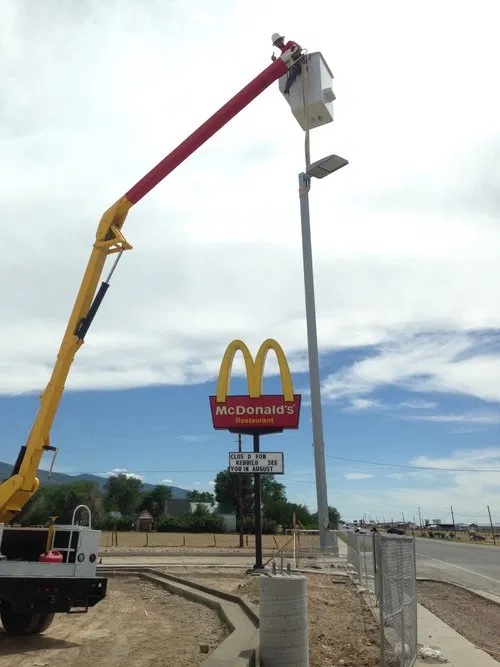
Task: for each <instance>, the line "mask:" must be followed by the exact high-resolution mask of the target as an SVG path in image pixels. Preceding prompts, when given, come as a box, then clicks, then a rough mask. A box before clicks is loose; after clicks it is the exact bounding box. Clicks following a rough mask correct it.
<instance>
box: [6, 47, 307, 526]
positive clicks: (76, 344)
mask: <svg viewBox="0 0 500 667" xmlns="http://www.w3.org/2000/svg"><path fill="white" fill-rule="evenodd" d="M290 44H292V46H291V48H289V49H288V50H286V51H284V52H283V53H282V54H281V55H280V56H279V57H278V58H277V59H276V60H275V61H274V62H273V63H272V64H271V65H269V67H267V68H266V69H265V70H264V71H263V72H261V73H260V74H259V75H258V76H257V77H255V79H253V81H251V82H250V83H249V84H248V85H247V86H245V88H243V89H242V90H240V92H239V93H237V94H236V95H235V96H234V97H233V98H232V99H231V100H229V102H227V103H226V104H225V105H224V106H223V107H221V108H220V109H219V110H218V111H217V112H216V113H215V114H214V115H213V116H211V117H210V118H209V119H208V120H207V121H206V122H205V123H203V125H201V126H200V127H199V128H198V129H197V130H195V132H193V134H191V135H190V136H189V137H188V138H187V139H186V140H185V141H183V142H182V143H181V144H180V145H179V146H177V148H175V149H174V150H173V151H172V152H171V153H170V154H169V155H167V157H165V158H164V159H163V160H162V161H161V162H159V163H158V164H157V165H156V166H155V167H154V168H153V169H152V170H151V171H150V172H148V173H147V174H146V175H145V176H144V177H143V178H141V180H140V181H138V182H137V183H136V184H135V185H134V186H133V187H132V188H130V190H128V192H126V193H125V195H124V196H123V197H121V198H120V199H119V200H118V201H117V202H116V203H115V204H113V206H111V208H109V209H108V210H107V211H106V213H104V215H103V216H102V218H101V221H100V223H99V226H98V229H97V234H96V240H95V243H94V245H93V247H92V252H91V254H90V259H89V261H88V264H87V268H86V270H85V274H84V276H83V280H82V283H81V286H80V289H79V291H78V295H77V297H76V301H75V304H74V306H73V310H72V312H71V316H70V319H69V322H68V326H67V328H66V331H65V334H64V337H63V339H62V343H61V346H60V348H59V352H58V355H57V359H56V362H55V365H54V369H53V371H52V375H51V377H50V380H49V383H48V385H47V387H46V389H45V391H44V392H43V394H42V395H41V397H40V406H39V409H38V413H37V415H36V417H35V421H34V423H33V426H32V428H31V432H30V434H29V437H28V440H27V442H26V445H24V446H23V447H22V448H21V451H20V452H19V456H18V458H17V461H16V463H15V465H14V468H13V471H12V475H11V477H10V478H9V479H7V480H5V481H4V482H3V483H2V484H0V522H4V523H8V522H9V521H10V520H12V518H13V517H14V516H15V515H16V514H17V513H18V512H20V511H21V509H22V508H23V507H24V505H25V504H26V503H27V502H28V500H29V499H30V498H31V496H32V495H33V494H34V493H35V492H36V490H37V489H38V486H39V481H38V479H37V477H36V474H37V471H38V468H39V466H40V461H41V458H42V455H43V453H44V451H47V450H49V449H51V446H50V431H51V428H52V425H53V422H54V419H55V416H56V413H57V409H58V407H59V403H60V400H61V396H62V394H63V391H64V386H65V383H66V380H67V377H68V374H69V371H70V368H71V365H72V363H73V360H74V358H75V355H76V353H77V351H78V350H79V349H80V347H81V346H82V345H83V342H84V338H85V335H86V333H87V331H88V328H89V327H90V324H91V323H92V320H93V318H94V316H95V314H96V312H97V309H98V308H99V306H100V304H101V302H102V299H103V298H104V295H105V293H106V291H107V289H108V287H109V278H110V277H111V274H112V272H113V270H114V268H115V265H116V264H115V265H114V266H113V268H112V269H111V272H110V275H109V277H108V278H107V279H106V280H104V281H103V282H102V283H101V285H100V286H99V288H98V284H99V280H100V279H101V274H102V272H103V270H104V265H105V262H106V258H107V257H108V255H110V254H116V253H118V255H117V259H119V258H120V256H121V253H122V252H123V251H125V250H129V249H131V247H132V246H131V245H130V244H129V243H128V242H127V241H126V239H125V238H124V237H123V235H122V233H121V229H122V227H123V224H124V222H125V219H126V217H127V214H128V212H129V210H130V208H131V207H132V206H133V205H134V204H136V203H137V202H138V201H140V200H141V199H142V198H143V197H144V196H145V195H146V194H147V193H148V192H150V191H151V190H152V189H153V188H154V187H155V186H156V185H158V183H160V181H162V180H163V179H164V178H165V177H166V176H167V175H168V174H170V173H171V172H172V171H173V170H174V169H175V168H176V167H178V166H179V165H180V164H181V163H182V162H184V160H185V159H186V158H188V157H189V156H190V155H191V154H192V153H194V151H195V150H196V149H197V148H199V147H200V146H201V145H202V144H204V143H205V142H206V141H207V140H208V139H210V137H212V136H213V135H214V134H215V133H216V132H218V130H220V129H221V128H222V127H223V126H224V125H225V124H226V123H227V122H228V121H229V120H231V119H232V118H234V116H236V114H238V113H239V112H240V111H241V110H242V109H244V108H245V107H246V106H247V105H248V104H249V103H250V102H251V101H252V100H254V99H255V98H256V97H257V96H258V95H260V93H262V92H263V91H264V90H265V89H266V88H268V87H269V86H270V85H271V84H272V83H274V82H275V81H277V80H278V79H279V78H280V77H281V76H282V75H283V74H286V73H287V71H288V70H289V69H290V68H291V67H292V66H293V65H294V63H296V62H297V61H298V60H299V59H300V58H301V57H302V51H301V48H300V47H299V46H298V45H297V44H296V43H295V42H292V43H290Z"/></svg>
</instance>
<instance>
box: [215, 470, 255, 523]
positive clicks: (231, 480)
mask: <svg viewBox="0 0 500 667" xmlns="http://www.w3.org/2000/svg"><path fill="white" fill-rule="evenodd" d="M238 477H241V479H242V487H243V490H242V495H243V515H244V516H250V515H251V514H253V478H252V475H235V474H233V473H230V472H229V470H227V469H226V470H221V471H220V472H218V473H217V475H216V477H215V487H214V491H215V500H216V501H217V502H218V503H221V505H231V506H232V507H235V508H236V507H238V498H239V486H238V484H239V482H238Z"/></svg>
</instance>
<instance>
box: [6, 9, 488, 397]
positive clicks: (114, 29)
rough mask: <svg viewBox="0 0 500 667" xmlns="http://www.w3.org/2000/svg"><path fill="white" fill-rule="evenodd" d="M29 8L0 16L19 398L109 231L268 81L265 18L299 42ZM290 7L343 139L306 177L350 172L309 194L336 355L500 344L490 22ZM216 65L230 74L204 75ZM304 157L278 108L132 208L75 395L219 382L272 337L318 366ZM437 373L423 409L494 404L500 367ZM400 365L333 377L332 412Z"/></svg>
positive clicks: (482, 364)
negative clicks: (214, 124) (319, 55)
mask: <svg viewBox="0 0 500 667" xmlns="http://www.w3.org/2000/svg"><path fill="white" fill-rule="evenodd" d="M27 4H28V3H23V2H19V1H18V0H4V2H2V3H1V8H0V31H1V32H0V39H1V43H2V69H3V73H4V75H5V76H4V82H3V86H2V91H1V93H0V94H1V96H2V98H1V104H0V110H1V111H0V123H1V124H2V127H3V128H4V133H3V144H2V153H1V154H0V168H2V173H4V175H5V177H4V182H3V186H4V187H3V191H4V196H3V198H2V202H1V208H0V217H1V219H2V221H3V222H4V225H3V229H4V237H3V244H2V248H0V281H1V283H2V284H3V285H9V290H4V294H3V302H2V314H3V320H2V321H3V325H2V330H1V331H0V370H1V373H0V393H4V394H10V393H19V392H25V391H39V389H40V388H41V387H43V386H44V385H45V383H46V381H47V379H48V375H49V373H50V369H51V367H52V363H53V360H54V358H55V353H56V350H57V346H58V344H59V341H60V337H61V334H62V332H63V331H64V329H65V327H66V322H67V318H68V314H69V310H70V307H71V305H72V303H73V301H74V298H75V294H76V291H77V288H78V285H79V281H80V279H81V276H82V272H83V268H84V266H85V263H86V261H87V255H88V253H89V251H90V247H91V244H92V240H93V235H94V229H95V226H96V225H97V221H98V219H99V217H100V215H101V214H102V212H103V211H104V210H105V209H106V208H107V207H108V205H109V204H111V203H112V202H113V201H115V200H116V199H117V198H118V197H119V196H120V195H121V194H122V193H123V192H124V191H126V190H127V189H128V187H130V185H132V184H133V183H134V182H135V181H136V180H137V179H138V178H140V177H141V176H142V175H143V174H144V173H145V172H146V171H147V170H148V169H149V168H151V167H152V166H153V165H154V164H155V163H156V162H157V161H158V160H160V159H161V158H162V157H163V155H164V153H166V152H168V151H169V150H170V149H171V148H173V147H175V146H176V145H177V144H178V143H179V142H180V141H182V140H183V139H184V138H185V137H186V136H187V135H188V134H189V133H190V132H192V131H193V130H194V129H195V128H196V127H198V126H199V124H200V123H201V122H203V121H204V120H205V119H206V117H207V116H208V115H210V114H211V113H212V111H213V110H215V109H217V108H218V107H220V106H221V104H223V103H224V102H225V101H226V100H228V99H229V97H230V96H231V95H233V93H234V92H236V91H237V90H238V89H239V88H241V87H243V86H244V85H246V83H247V82H248V81H250V80H251V79H252V78H253V77H254V76H255V75H256V74H257V73H258V72H259V71H260V70H261V69H264V68H265V67H266V66H267V65H268V63H269V62H270V60H269V58H270V53H271V48H270V43H269V41H270V40H269V34H268V31H267V28H266V26H263V24H262V19H261V17H262V16H266V20H267V24H266V25H267V26H268V27H269V32H272V30H273V29H274V26H275V25H279V24H280V21H282V20H283V16H282V9H281V7H280V6H279V5H278V4H276V3H275V5H273V4H269V3H268V2H264V0H256V2H254V4H253V6H252V7H253V11H252V12H251V14H249V12H248V6H247V4H245V3H243V2H242V0H239V1H234V2H233V1H229V0H222V2H220V3H212V4H210V5H208V4H207V3H206V2H204V1H203V0H193V1H192V2H189V3H185V2H180V0H173V1H172V2H169V3H148V4H146V5H145V3H142V2H139V1H138V0H129V1H128V2H127V3H122V5H118V4H117V3H114V4H109V3H102V2H98V1H97V0H88V2H86V3H85V9H84V8H83V6H82V7H80V5H79V4H75V3H69V4H66V5H63V6H61V5H60V3H56V2H55V1H53V2H50V1H49V2H46V3H44V4H43V10H42V9H41V8H38V7H37V6H36V3H34V8H33V7H32V6H31V3H30V8H29V11H27ZM287 8H288V12H287V28H286V30H287V36H288V35H290V36H291V37H293V38H295V39H298V40H299V41H301V42H302V43H303V44H304V46H306V47H307V48H308V49H309V50H310V51H311V50H315V49H321V50H322V51H323V53H324V55H325V57H326V59H327V61H328V62H329V63H330V65H331V66H332V67H333V68H334V70H335V71H334V74H335V77H336V78H335V91H336V94H337V101H336V103H335V122H334V123H333V124H331V125H329V126H326V127H324V128H321V129H318V130H315V132H314V133H313V136H312V151H313V157H319V156H320V151H321V150H324V148H325V147H330V148H328V151H330V150H332V151H333V150H334V151H336V152H338V153H339V154H345V155H346V157H348V158H349V159H350V162H351V164H350V166H349V167H348V168H347V169H345V170H342V171H341V172H339V174H337V175H336V176H335V177H334V178H335V181H333V180H332V183H330V184H328V183H329V182H326V181H325V182H321V183H320V182H315V183H314V186H313V190H312V193H311V213H312V218H313V221H314V251H315V277H316V287H317V288H316V292H317V311H318V318H319V319H318V324H319V340H320V345H321V347H322V349H323V350H326V349H337V348H339V347H342V348H348V347H357V346H361V345H380V344H382V345H385V346H387V345H388V343H389V342H390V341H394V340H400V338H401V335H402V334H404V333H406V332H409V333H410V334H412V333H417V332H423V331H431V332H432V331H458V332H464V331H467V330H470V329H475V330H483V329H488V328H495V327H497V328H498V327H500V293H499V291H498V288H497V285H498V283H499V270H500V269H499V267H500V262H499V259H500V228H499V226H498V224H497V222H496V219H495V218H494V217H493V216H492V215H491V213H492V211H493V210H495V207H496V206H497V203H496V190H495V187H496V185H495V184H496V183H497V181H498V173H497V170H498V164H497V160H496V155H497V152H498V151H497V145H496V134H497V125H498V115H499V111H500V108H499V100H498V97H497V94H496V90H495V89H494V87H492V86H491V85H489V84H490V81H491V80H494V78H495V76H496V72H495V63H496V52H495V48H496V41H497V36H496V33H495V30H496V24H497V22H496V21H495V20H492V16H491V14H490V15H489V16H487V17H486V19H485V15H484V14H483V10H481V8H475V10H474V12H475V13H474V16H473V17H472V16H471V14H470V11H471V10H470V11H469V10H468V9H467V8H466V7H465V6H464V7H458V8H457V6H456V3H453V4H452V3H451V2H447V1H445V0H443V2H442V3H439V6H438V7H435V6H434V5H432V12H433V21H432V23H429V22H428V21H427V18H426V17H427V14H426V12H422V13H421V15H417V14H415V12H413V11H412V10H411V8H410V7H408V6H407V5H406V3H400V2H388V3H386V4H385V5H384V8H383V10H381V9H380V7H378V6H377V7H375V6H374V4H373V3H370V2H365V3H363V9H362V11H363V14H364V17H365V20H364V25H363V26H360V25H359V11H360V10H359V6H358V5H357V4H356V6H354V4H353V5H352V6H351V3H328V6H326V7H325V6H324V3H323V4H321V7H320V9H319V5H318V11H321V16H322V20H321V22H318V21H317V12H316V11H314V9H311V10H310V11H309V12H304V11H303V4H302V3H300V2H298V0H292V2H291V3H289V4H288V5H287ZM450 11H452V12H453V17H454V29H453V31H452V32H450V31H449V30H448V27H449V13H450ZM84 12H86V14H85V15H84ZM89 15H92V21H89V20H86V17H87V16H89ZM410 16H411V26H412V29H411V30H406V31H401V30H399V26H400V25H408V21H409V17H410ZM472 18H473V20H474V21H477V22H478V25H481V36H480V38H479V37H478V38H477V39H475V40H474V39H473V37H471V30H470V22H471V20H472ZM332 21H334V22H335V25H336V26H337V29H336V33H335V40H332V39H331V25H332ZM443 34H446V48H445V49H443V43H442V35H443ZM214 35H224V38H223V39H214ZM242 35H244V36H245V37H244V40H243V41H242ZM464 40H465V41H466V42H467V43H468V44H471V48H470V49H467V50H464V49H463V43H464ZM471 40H472V41H471ZM422 42H425V44H426V48H425V50H424V51H423V50H422V48H421V44H422ZM248 44H252V52H251V57H248V48H247V45H248ZM89 45H91V47H90V48H89ZM175 53H177V54H181V57H175V58H173V57H172V54H175ZM394 53H398V54H399V56H400V57H398V58H394ZM207 54H209V56H210V57H209V61H210V62H211V63H218V67H217V68H215V69H214V68H208V70H207V69H206V68H204V69H203V68H202V70H203V71H201V73H200V62H201V61H200V58H201V59H202V60H203V58H204V57H205V56H206V55H207ZM450 62H451V63H453V67H450V64H449V63H450ZM464 80H467V86H468V95H467V96H466V97H463V98H462V99H461V100H460V104H458V105H457V98H456V90H459V89H461V87H462V86H463V81H464ZM443 81H446V85H443ZM423 89H424V90H425V95H421V94H419V91H421V90H423ZM381 100H382V102H380V101H381ZM430 100H432V103H431V102H430ZM430 156H431V157H430ZM302 157H303V133H302V132H301V131H300V128H299V126H298V125H297V124H296V122H295V120H294V119H293V118H292V116H291V113H290V111H289V109H288V108H287V104H286V102H285V100H284V99H283V98H282V96H280V94H279V93H278V91H277V88H276V86H273V87H272V88H271V89H270V90H268V91H266V92H265V93H263V95H262V96H261V97H260V98H259V99H258V100H256V101H255V102H254V103H253V104H251V105H250V106H249V107H248V108H247V109H245V111H244V112H243V113H242V114H241V115H239V116H238V117H237V118H236V119H234V120H233V121H231V123H229V124H228V125H227V126H226V127H225V128H224V129H223V130H222V131H221V132H220V133H219V134H218V135H217V136H216V137H214V138H213V139H212V140H211V141H210V142H208V143H207V144H206V145H205V146H203V147H202V148H201V149H200V150H199V151H198V152H197V153H196V154H195V155H194V156H192V157H191V158H190V159H189V160H188V161H186V163H184V164H183V165H182V166H181V167H179V169H178V170H177V171H175V172H174V173H172V174H171V175H170V176H169V177H168V178H167V179H166V181H165V182H164V183H163V184H161V185H160V186H159V187H158V189H157V191H155V192H154V193H152V195H151V196H150V197H148V198H147V199H144V200H143V201H142V202H140V203H139V204H138V205H137V207H136V208H135V209H133V210H132V211H131V213H130V215H129V218H128V219H127V223H126V225H125V227H124V230H123V231H124V233H125V235H126V236H127V237H128V238H129V240H130V241H131V243H132V244H133V246H134V250H133V251H132V252H130V253H125V255H124V257H123V259H122V261H121V263H120V266H119V268H118V270H117V272H116V273H115V275H114V277H113V281H112V287H111V289H110V290H109V294H108V296H107V297H106V299H105V301H104V304H103V307H102V309H101V311H100V312H99V314H98V316H97V317H96V320H95V322H94V325H93V327H92V329H91V330H90V332H89V335H88V337H87V341H86V344H85V346H84V347H83V349H82V350H81V351H80V352H79V354H78V358H77V361H76V362H75V365H74V368H73V369H72V372H71V375H70V377H69V380H68V382H67V387H68V389H70V390H71V389H89V388H91V389H93V388H101V389H106V388H116V387H122V388H125V387H133V386H144V385H149V384H161V383H179V384H183V383H190V382H199V381H204V380H207V379H210V378H213V377H214V376H215V374H216V372H217V370H218V367H219V363H220V356H221V354H222V352H223V350H224V348H225V346H226V344H227V342H228V341H229V340H231V339H232V338H234V337H236V336H243V337H244V338H245V339H246V340H247V341H248V343H249V344H250V345H251V346H252V347H253V348H256V347H257V346H258V344H260V342H261V341H262V340H263V339H264V338H267V337H268V336H269V335H272V336H274V337H276V338H277V339H278V340H280V342H281V343H282V344H283V346H284V347H285V349H286V351H287V352H288V353H289V356H290V359H291V360H292V362H293V363H292V367H293V368H298V367H301V368H303V367H304V363H303V359H304V350H305V340H306V335H305V319H304V307H303V299H302V298H298V296H297V295H300V294H302V290H303V286H302V267H301V253H300V229H299V227H300V225H299V219H298V204H297V196H296V180H297V176H296V174H297V171H298V170H299V169H300V166H301V164H302ZM332 179H333V177H332ZM13 275H15V276H16V280H15V281H13V280H12V276H13ZM249 285H250V286H251V288H249ZM256 304H258V312H256ZM34 331H36V332H37V334H36V336H34V335H33V332H34ZM419 347H420V346H419ZM384 349H387V348H384ZM443 354H444V352H443V353H442V354H436V355H435V357H434V360H433V359H430V360H429V362H428V363H424V360H423V359H420V360H417V359H415V360H414V365H415V364H416V366H418V367H422V368H424V369H425V373H430V375H431V379H430V380H429V381H427V382H423V381H422V382H420V383H418V382H416V379H415V375H412V374H411V372H412V369H411V368H410V369H409V371H410V379H409V382H410V384H411V385H412V387H414V388H415V389H426V390H431V391H444V390H446V389H447V388H449V387H452V390H454V391H461V392H464V393H472V394H473V395H478V396H480V397H485V398H487V399H488V400H498V397H499V391H500V390H499V389H498V384H497V382H496V378H497V377H498V371H499V364H500V362H499V360H498V357H497V356H494V355H490V357H484V358H482V359H478V358H476V359H472V360H464V361H463V362H460V363H459V362H453V363H452V361H451V359H450V358H447V359H443ZM406 356H408V354H407V355H406ZM410 356H411V355H410ZM417 356H418V352H417ZM444 356H445V357H446V354H444ZM393 357H394V358H391V359H389V360H386V361H387V363H389V365H390V366H391V367H392V371H391V372H388V370H387V364H386V363H379V364H378V365H377V364H375V365H376V366H377V367H376V368H373V367H369V368H371V370H370V373H368V375H366V373H365V374H363V373H362V372H361V371H360V373H357V372H356V374H355V376H354V377H352V376H350V375H349V374H347V375H346V374H345V373H344V374H341V375H340V376H339V377H337V380H339V381H340V383H341V386H340V387H339V386H336V385H333V386H332V387H331V390H332V392H331V393H332V394H336V393H339V391H340V393H342V392H344V394H345V386H346V385H349V387H351V388H352V387H353V386H355V385H356V383H357V386H358V387H361V391H360V393H359V396H357V397H358V398H365V396H364V393H365V388H367V389H366V390H367V391H369V388H370V387H374V386H377V385H378V384H380V383H384V382H385V383H388V382H393V381H394V382H404V378H402V377H401V376H400V373H399V372H398V371H397V369H396V370H394V362H396V361H397V360H398V358H400V357H398V356H397V355H396V356H394V355H393ZM369 361H373V360H369ZM382 361H383V360H382ZM402 361H405V356H404V355H403V358H402ZM410 362H411V360H409V361H408V363H410ZM417 362H418V363H417ZM237 368H240V369H241V365H239V366H237ZM358 370H359V369H358ZM361 370H363V369H361ZM407 370H408V369H407ZM391 378H392V379H391ZM411 378H413V380H412V379H411ZM348 393H349V392H348ZM349 395H350V396H355V394H352V392H350V393H349Z"/></svg>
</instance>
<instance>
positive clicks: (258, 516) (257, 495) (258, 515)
mask: <svg viewBox="0 0 500 667" xmlns="http://www.w3.org/2000/svg"><path fill="white" fill-rule="evenodd" d="M259 452H260V435H259V434H258V433H254V434H253V453H254V454H259ZM253 489H254V491H253V495H254V515H255V565H254V569H255V570H262V569H264V567H263V564H262V498H261V496H262V484H261V480H260V473H256V474H255V475H254V476H253Z"/></svg>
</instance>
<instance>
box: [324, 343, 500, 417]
mask: <svg viewBox="0 0 500 667" xmlns="http://www.w3.org/2000/svg"><path fill="white" fill-rule="evenodd" d="M499 342H500V338H498V337H495V336H494V335H493V334H491V335H488V336H477V335H474V334H472V333H471V334H466V333H462V334H458V333H441V334H432V335H431V334H428V335H418V336H408V337H405V338H402V337H399V338H398V339H397V340H395V341H392V342H388V343H384V344H382V345H380V346H379V347H378V348H377V349H376V350H375V354H374V356H369V357H367V358H365V359H362V360H361V361H358V362H356V363H354V364H352V365H351V366H349V367H347V368H344V369H342V370H340V371H339V372H338V373H335V374H333V375H330V376H329V377H328V378H327V379H326V380H325V382H324V395H325V396H326V397H328V398H330V399H332V400H338V399H341V398H348V399H350V400H352V398H353V397H355V398H358V399H359V398H360V397H365V396H367V395H369V394H370V393H372V392H373V391H375V390H376V389H378V388H381V387H386V386H391V385H392V386H397V387H401V388H404V389H406V390H412V391H422V392H445V393H446V392H449V393H457V394H468V395H471V396H475V397H477V398H480V399H483V400H485V401H495V402H496V401H500V385H499V383H498V382H497V377H498V374H499V373H500V354H499V353H498V352H496V353H495V352H493V351H485V347H486V348H488V346H491V347H493V346H498V343H499ZM412 418H418V417H412ZM425 418H426V417H422V419H425Z"/></svg>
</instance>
